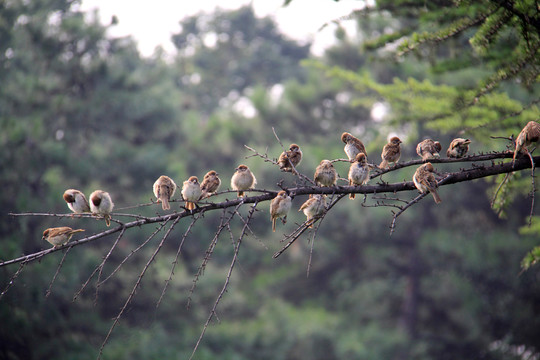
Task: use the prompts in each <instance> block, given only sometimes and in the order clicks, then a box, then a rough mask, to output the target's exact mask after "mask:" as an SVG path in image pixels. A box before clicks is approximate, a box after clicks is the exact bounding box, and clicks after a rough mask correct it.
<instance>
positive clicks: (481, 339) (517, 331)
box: [0, 0, 540, 360]
mask: <svg viewBox="0 0 540 360" xmlns="http://www.w3.org/2000/svg"><path fill="white" fill-rule="evenodd" d="M288 2H290V1H286V3H288ZM96 19H97V18H96V14H87V13H83V12H81V11H80V10H79V6H78V1H75V0H34V1H20V0H6V1H3V2H0V84H1V86H0V124H1V129H2V131H1V133H0V144H1V149H2V151H1V152H0V164H1V169H2V170H1V172H0V184H1V185H2V189H3V191H2V192H0V198H1V201H0V204H1V211H0V233H1V239H2V241H1V242H0V258H1V259H2V260H7V259H10V258H13V257H17V256H19V255H21V254H26V253H31V252H35V251H38V250H40V249H44V248H47V247H48V246H49V245H48V244H47V243H45V242H43V241H41V232H42V231H43V229H45V228H47V227H51V226H71V227H74V228H75V227H77V228H78V227H83V228H85V229H86V233H85V234H92V233H94V232H98V231H101V230H103V223H102V222H98V221H94V220H91V219H77V218H74V219H58V218H48V217H45V218H39V217H22V218H21V217H19V218H13V217H10V216H8V215H7V214H8V213H10V212H14V213H17V212H57V213H64V212H67V207H66V205H65V203H64V201H63V200H62V193H63V191H64V190H65V189H67V188H76V189H80V190H82V191H83V192H84V193H86V194H87V195H88V194H89V193H90V192H91V191H93V190H95V189H97V188H101V189H104V190H106V191H108V192H110V193H111V195H112V197H113V200H114V202H115V203H116V207H117V209H122V208H123V207H128V206H131V205H135V204H139V203H145V202H148V201H149V199H150V198H151V197H152V196H153V195H152V191H151V188H152V184H153V182H154V181H155V180H156V179H157V178H158V177H159V175H162V174H167V175H169V176H171V177H172V178H173V179H174V180H175V181H176V183H177V184H181V183H182V181H184V180H186V179H187V178H188V177H189V176H191V175H196V176H198V177H199V179H201V178H202V176H203V175H204V174H205V173H206V172H207V171H208V170H210V169H215V170H217V171H218V172H219V173H220V175H221V178H222V181H223V187H224V188H225V187H228V185H229V179H230V176H231V175H232V173H233V171H234V168H235V167H236V166H237V165H238V164H240V163H246V164H248V165H249V166H250V168H251V169H252V170H253V172H254V173H255V174H256V176H257V178H258V180H259V186H260V187H261V188H267V189H270V188H272V189H276V188H277V185H276V184H277V182H278V181H280V180H281V179H284V181H285V184H291V183H292V182H293V181H294V179H293V177H292V176H291V175H290V174H283V173H280V172H279V171H278V170H277V169H276V168H274V167H272V166H270V165H269V164H267V163H264V162H263V161H262V160H261V159H258V158H249V159H245V156H247V155H250V153H248V152H247V151H246V149H245V148H244V146H243V145H244V144H246V145H249V146H251V147H253V148H256V149H258V150H260V151H262V152H264V151H266V149H267V151H268V154H269V155H270V156H271V157H276V158H277V157H278V156H279V153H280V152H281V147H280V145H279V144H278V143H277V141H276V139H275V138H274V135H273V133H272V127H274V128H275V130H276V132H277V134H278V135H279V136H280V137H281V139H282V141H283V142H284V143H285V145H287V144H289V143H291V142H295V143H298V144H299V145H300V146H301V148H302V150H303V151H304V160H303V162H302V163H301V164H300V166H299V170H300V171H301V172H303V173H305V174H307V175H311V173H312V171H313V170H314V168H315V166H316V165H317V164H318V163H319V161H320V160H321V159H324V158H328V159H334V158H342V157H344V154H343V144H342V143H341V141H340V139H339V137H340V135H341V133H342V132H343V131H349V132H351V133H353V134H354V135H357V136H358V137H359V138H360V139H362V140H363V141H364V143H365V144H366V147H367V151H368V156H369V159H370V161H371V162H375V163H377V162H378V160H379V154H380V151H381V149H382V146H383V145H384V143H385V142H386V139H387V136H388V135H389V134H390V133H393V134H398V135H399V136H401V137H402V139H403V140H404V146H403V155H402V159H413V158H416V154H415V146H416V144H417V142H418V141H419V140H422V139H423V138H425V137H431V138H434V139H438V140H440V141H441V143H442V144H443V148H444V149H443V150H445V149H446V146H447V145H448V144H449V142H450V140H451V139H452V138H454V137H456V136H461V137H468V138H471V139H472V140H473V144H472V146H471V151H472V152H475V153H479V152H488V151H494V150H497V151H501V150H505V149H506V148H507V146H508V145H509V142H508V141H505V140H502V139H493V138H490V135H493V136H502V137H508V136H510V135H511V134H514V135H517V133H518V132H519V130H520V129H521V128H522V127H523V126H524V124H525V123H526V122H527V121H530V120H538V118H539V115H540V112H539V110H538V106H537V105H538V84H537V78H538V72H539V69H540V63H539V62H540V56H538V55H539V54H538V45H539V39H538V37H539V31H538V27H539V15H538V4H537V2H535V1H514V2H504V1H503V2H499V1H478V2H468V1H463V2H458V4H454V2H450V1H437V2H432V3H429V2H427V3H426V2H425V1H408V2H395V1H378V2H377V5H376V6H373V7H370V8H366V9H365V10H364V11H359V12H356V13H354V14H351V15H350V16H348V17H347V19H343V20H342V21H355V22H356V24H357V25H358V26H357V27H358V33H357V34H355V35H351V34H348V33H347V32H346V31H345V30H344V29H343V28H341V27H339V26H338V29H337V31H336V39H337V41H336V43H335V45H334V46H332V47H331V48H329V49H327V50H326V52H325V53H324V54H323V55H322V56H319V57H316V56H313V55H311V54H310V52H309V47H310V45H309V44H298V43H296V42H295V41H292V40H290V39H288V38H287V37H285V36H284V35H282V34H280V32H279V30H278V28H277V26H276V25H275V23H274V22H273V21H272V20H271V19H270V18H262V19H261V18H257V17H255V15H254V12H253V10H252V8H251V7H243V8H240V9H238V10H234V11H222V10H217V11H216V12H215V13H211V14H200V15H198V16H194V17H189V18H186V19H183V20H182V22H181V25H182V29H181V31H180V32H178V33H177V34H174V36H173V40H174V44H175V45H176V47H177V53H176V55H175V56H174V57H173V58H172V59H171V58H169V57H167V56H165V54H163V53H162V52H160V51H157V52H156V53H155V54H154V55H153V56H152V57H149V58H145V57H142V56H140V54H139V53H138V51H137V48H136V44H135V42H134V41H133V40H132V39H131V38H129V37H128V38H111V37H109V36H107V35H106V30H107V26H103V25H101V24H100V23H99V22H98V21H97V20H96ZM321 25H323V24H321ZM338 25H339V24H338ZM110 26H114V21H113V23H112V24H111V25H110ZM374 109H375V110H379V111H374ZM381 109H382V110H383V111H380V110H381ZM443 152H444V151H443ZM336 167H337V170H338V172H339V173H340V175H341V176H342V177H345V176H346V174H347V169H348V167H347V165H346V164H344V163H338V164H337V165H336ZM437 168H438V169H439V170H440V171H445V170H446V171H450V170H457V169H459V166H451V165H445V166H443V164H441V165H440V166H437ZM413 171H414V169H412V168H407V169H403V170H402V171H399V172H393V173H391V174H388V175H385V176H384V179H383V180H384V181H388V182H399V181H402V180H404V179H406V180H410V179H411V178H412V174H413ZM501 179H502V178H493V179H487V180H482V181H474V182H470V183H461V184H458V185H452V186H449V187H444V188H443V189H441V192H440V193H441V197H442V198H443V203H442V204H441V205H439V206H436V205H435V204H434V203H433V202H431V201H429V199H426V201H423V202H421V203H420V204H418V205H416V206H414V207H413V208H411V209H409V210H408V211H407V212H406V213H405V214H404V215H403V216H401V217H400V219H399V221H398V225H397V229H396V232H395V233H394V235H393V236H391V237H390V236H389V228H388V226H389V224H390V221H391V213H390V211H389V210H388V208H377V207H375V208H367V207H363V206H362V199H361V197H360V198H357V199H356V200H355V201H348V200H347V201H342V202H340V203H339V204H338V206H336V207H335V208H334V209H333V210H332V211H331V212H330V213H329V214H328V215H327V217H326V218H325V220H324V221H323V223H322V225H321V227H320V229H319V232H318V234H317V237H316V239H315V243H314V250H313V259H312V266H311V269H310V272H309V277H306V268H307V262H308V258H309V252H310V246H311V244H310V243H309V242H308V239H309V237H308V236H304V237H303V238H301V239H299V240H298V241H297V243H296V244H295V245H294V246H293V247H292V248H290V249H289V250H288V251H287V252H286V253H285V254H284V255H282V256H281V257H279V258H278V259H276V260H274V259H272V254H273V253H274V251H276V250H278V249H280V248H281V246H282V245H283V243H280V241H279V240H280V239H281V238H282V236H281V235H280V234H282V232H289V231H290V230H292V229H293V225H294V223H295V222H301V221H302V219H303V216H301V214H300V213H296V211H295V210H296V209H298V207H299V206H300V204H301V203H302V202H303V201H305V198H300V197H298V198H296V199H294V202H293V211H291V214H290V216H289V217H290V219H289V222H288V224H287V225H286V226H284V227H281V226H280V228H279V230H278V231H277V232H276V233H272V232H271V230H270V221H269V219H268V217H269V216H268V212H267V211H266V207H265V206H263V205H261V206H260V209H261V210H262V211H259V212H257V213H256V216H255V220H254V223H253V224H252V227H251V228H252V230H253V231H254V233H255V235H256V237H254V236H249V237H248V238H247V240H246V241H245V242H244V247H243V248H242V249H241V251H240V257H239V264H238V266H237V267H236V268H235V270H234V273H233V276H232V280H231V284H230V286H229V289H228V292H227V293H226V295H225V297H224V298H223V301H222V302H221V303H220V307H219V308H218V316H219V319H220V322H219V323H213V324H212V325H211V326H210V328H209V330H208V331H207V333H206V336H205V338H204V339H203V341H202V344H201V346H200V348H199V350H198V352H197V353H196V356H195V358H196V359H216V358H219V359H235V360H237V359H291V360H292V359H325V360H328V359H409V358H414V359H439V360H441V359H443V360H444V359H459V358H470V359H540V343H539V341H538V334H539V333H540V275H539V274H540V273H539V272H538V269H537V268H534V267H533V268H531V269H530V270H528V271H525V272H523V273H521V274H520V270H521V269H520V262H521V259H522V258H523V257H524V256H525V254H526V253H527V252H528V251H530V250H531V249H532V248H533V247H534V246H535V245H538V242H539V241H538V236H539V232H540V230H539V228H540V227H539V226H538V221H539V220H538V219H537V218H536V217H535V218H534V221H533V226H532V227H531V228H527V227H526V224H527V218H528V215H529V212H530V201H529V199H528V192H529V191H530V177H529V176H528V172H524V173H523V174H515V175H514V176H512V177H511V180H510V181H509V183H508V185H507V186H506V187H505V188H504V189H503V191H502V192H501V194H500V195H499V197H498V200H497V202H496V204H495V209H492V208H491V206H490V201H491V199H492V197H493V193H494V191H495V189H496V187H497V186H498V184H499V183H500V181H501ZM401 196H404V197H407V198H411V199H412V198H413V197H414V196H416V194H412V193H411V194H402V195H401ZM370 202H372V200H370V199H368V201H367V203H368V204H369V203H370ZM174 206H178V203H173V207H174ZM118 211H119V212H120V211H122V210H118ZM124 211H126V210H124ZM132 211H133V210H132ZM134 211H136V212H137V213H141V214H143V215H148V216H151V215H154V214H155V213H156V212H157V213H161V208H160V207H159V206H152V207H147V208H140V209H136V210H134ZM243 211H245V209H243ZM535 213H538V208H536V209H535ZM219 219H220V214H219V213H215V214H211V216H210V214H207V215H206V216H205V218H203V219H201V220H199V221H198V222H197V223H196V224H195V226H194V227H193V229H192V233H191V235H190V236H189V237H188V238H187V240H186V243H185V245H184V248H183V251H182V253H181V256H180V262H179V264H178V265H177V267H176V270H175V275H174V277H173V280H172V282H171V283H170V285H169V289H168V292H167V293H166V295H165V298H164V300H163V302H162V303H161V305H160V306H159V308H157V309H156V302H157V300H158V299H159V296H160V294H161V291H162V289H163V286H164V281H165V280H166V279H167V278H168V276H169V272H170V268H171V262H172V261H173V259H174V256H175V254H176V250H177V248H178V244H179V242H180V240H181V237H182V234H183V233H184V231H186V229H187V227H188V225H189V221H181V222H180V223H179V224H178V225H177V226H176V228H175V232H174V236H173V237H171V238H170V239H169V240H168V241H167V242H166V243H165V248H164V250H163V251H162V252H161V253H160V254H159V255H158V257H157V258H156V261H155V263H153V265H152V266H151V267H150V269H149V271H148V273H147V274H146V276H145V278H144V279H143V282H142V287H141V288H140V289H139V291H138V292H137V294H136V296H135V298H134V301H133V302H132V303H131V304H130V306H129V307H128V312H126V313H125V314H124V316H123V317H122V319H121V320H120V323H119V326H118V327H117V328H116V329H115V332H114V333H113V335H112V337H111V339H110V341H109V343H108V344H107V346H106V347H105V350H104V358H105V359H186V358H188V357H189V355H190V354H191V351H192V349H193V347H194V345H195V342H196V340H197V338H198V336H199V333H200V331H201V329H202V325H203V324H204V321H205V319H206V318H207V316H208V313H209V311H210V309H211V307H212V304H213V303H214V301H215V298H216V296H217V294H218V293H219V290H220V289H221V287H222V284H223V281H224V280H225V276H226V273H227V269H228V267H229V264H230V259H231V257H232V253H233V247H232V246H231V241H230V239H229V238H228V235H222V236H221V237H220V241H219V243H218V245H217V247H216V249H215V252H214V254H213V256H212V259H211V261H210V263H209V264H208V266H207V268H206V269H205V272H204V276H203V277H202V278H201V279H200V280H199V282H198V284H197V288H196V289H195V292H194V293H193V295H192V302H191V307H190V308H189V309H188V308H186V303H187V299H188V296H189V290H190V288H191V286H192V283H193V282H192V281H193V279H194V276H195V274H196V272H197V269H198V267H199V266H200V264H201V262H202V260H203V258H204V255H205V251H206V249H207V247H208V245H209V244H210V241H211V239H212V236H213V233H214V231H215V229H216V228H217V226H218V224H219ZM241 226H242V223H241V221H238V222H235V223H233V227H235V228H233V230H235V231H238V229H240V228H241ZM155 230H156V226H155V225H151V226H144V227H141V228H140V229H139V230H136V231H135V230H134V229H132V231H129V232H128V233H127V234H126V235H125V236H124V238H123V239H122V240H121V241H120V243H119V246H118V247H117V248H116V249H115V251H114V252H113V253H112V255H111V257H110V259H109V260H108V262H107V264H106V266H105V269H104V275H105V274H108V273H110V272H111V271H112V270H113V269H114V268H115V267H116V266H117V265H118V263H119V262H120V261H122V259H124V257H125V256H127V255H128V254H129V253H130V252H131V251H132V250H133V249H134V248H135V247H137V246H138V245H139V244H140V243H142V242H143V241H144V240H145V239H147V238H148V236H149V235H150V234H151V233H152V232H153V231H155ZM114 240H115V237H114V236H112V237H107V238H103V239H101V240H100V241H97V242H93V243H91V244H88V245H86V246H78V247H76V248H73V249H72V250H71V251H70V253H69V254H68V256H67V257H66V260H65V262H64V264H63V267H62V269H61V272H60V274H59V276H58V279H57V280H56V282H55V284H54V285H53V287H52V292H51V294H50V296H48V297H45V293H46V290H47V288H48V286H49V283H50V281H51V279H52V277H53V275H54V273H55V271H56V268H57V265H58V263H59V261H60V259H61V258H62V254H61V253H59V252H57V253H55V254H53V255H50V256H47V257H45V258H44V259H43V260H42V261H40V262H39V263H32V264H30V265H27V266H26V267H25V268H24V269H23V271H22V272H21V273H20V275H19V276H18V278H17V279H16V281H15V283H14V285H13V286H12V287H11V288H10V289H9V291H8V292H7V293H6V294H5V295H4V296H3V297H2V299H1V300H0V323H1V324H2V326H0V340H1V341H0V358H2V359H44V358H47V359H94V358H95V357H96V355H97V351H98V349H99V347H100V345H101V343H102V341H103V339H104V337H105V335H106V333H107V331H108V329H109V327H110V325H111V319H112V318H113V317H115V316H116V315H117V313H118V311H119V309H120V307H121V306H122V305H123V304H124V302H125V299H126V298H127V296H128V294H129V292H130V291H131V289H132V286H133V284H134V282H135V281H136V278H137V276H138V275H139V273H140V271H141V269H142V267H143V266H144V264H145V263H146V261H147V260H148V258H149V256H150V254H151V253H152V252H153V250H154V248H155V246H156V245H157V243H158V242H159V235H158V236H157V237H156V238H155V239H153V240H152V241H151V243H150V244H149V246H147V247H146V248H144V249H143V250H142V251H140V252H138V253H137V254H136V255H134V256H133V257H132V258H130V260H129V261H128V262H126V263H125V264H124V265H123V267H122V268H121V270H120V271H119V272H118V273H117V274H116V275H115V276H114V277H112V278H111V279H110V280H108V281H107V282H105V283H104V284H103V285H101V286H100V287H99V293H98V296H97V297H96V296H95V292H96V284H95V282H94V283H92V282H91V286H90V288H89V289H86V290H85V291H84V292H83V293H82V294H81V296H79V297H78V298H77V300H76V301H72V299H73V296H74V294H75V293H76V292H77V291H78V289H80V287H81V285H82V284H83V283H84V282H85V281H86V279H87V278H88V276H89V275H90V274H91V273H92V271H93V269H94V268H95V267H96V266H97V265H98V264H99V263H100V262H101V260H102V257H103V256H104V255H105V254H106V253H107V251H108V249H110V246H111V245H112V243H113V242H114ZM152 245H153V246H154V248H153V247H152ZM16 271H17V265H15V266H8V267H2V268H0V280H1V282H0V285H1V287H2V289H4V288H6V286H8V283H9V281H10V279H11V277H12V275H13V274H14V273H15V272H16Z"/></svg>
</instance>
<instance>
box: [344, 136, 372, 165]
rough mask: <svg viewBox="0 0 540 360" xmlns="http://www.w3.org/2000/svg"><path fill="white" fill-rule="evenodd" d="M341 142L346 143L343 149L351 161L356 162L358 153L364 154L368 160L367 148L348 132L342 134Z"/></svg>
mask: <svg viewBox="0 0 540 360" xmlns="http://www.w3.org/2000/svg"><path fill="white" fill-rule="evenodd" d="M341 141H343V142H344V143H345V147H344V148H343V149H344V150H345V154H347V157H348V158H349V161H351V162H352V161H354V159H355V158H356V155H358V153H364V154H365V155H366V158H367V153H366V148H365V147H364V144H363V143H362V142H361V141H360V140H358V138H356V137H354V136H353V135H351V134H349V133H348V132H344V133H343V134H341Z"/></svg>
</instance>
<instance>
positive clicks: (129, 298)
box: [98, 217, 180, 359]
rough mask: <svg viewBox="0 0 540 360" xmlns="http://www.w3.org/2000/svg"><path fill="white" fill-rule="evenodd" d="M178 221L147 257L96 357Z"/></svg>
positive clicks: (176, 220) (101, 351)
mask: <svg viewBox="0 0 540 360" xmlns="http://www.w3.org/2000/svg"><path fill="white" fill-rule="evenodd" d="M179 221H180V218H179V217H178V218H176V219H175V220H174V222H173V223H172V224H171V226H170V227H169V230H167V232H166V233H165V235H163V238H162V239H161V242H160V243H159V245H158V246H157V248H156V250H155V251H154V253H153V254H152V256H150V259H148V262H147V263H146V265H145V266H144V268H143V270H142V271H141V273H140V274H139V277H138V278H137V281H136V282H135V285H134V286H133V289H132V290H131V293H130V294H129V296H128V298H127V300H126V302H125V303H124V306H122V309H121V310H120V312H119V313H118V315H117V316H116V317H115V318H114V321H113V324H112V325H111V328H110V329H109V332H108V333H107V336H106V337H105V340H104V341H103V344H101V347H100V349H99V354H98V359H101V356H102V355H103V349H104V348H105V345H107V342H108V341H109V338H110V336H111V334H112V332H113V330H114V328H115V327H116V325H117V324H118V322H119V321H120V318H121V317H122V315H123V314H124V311H125V310H126V308H127V306H128V305H129V304H130V303H131V300H132V299H133V297H134V296H135V293H136V292H137V289H138V288H139V285H140V284H141V281H142V278H143V277H144V275H145V274H146V271H147V270H148V269H149V268H150V264H151V263H152V262H153V261H154V259H155V258H156V255H157V254H158V253H159V251H160V250H161V248H162V246H163V244H164V243H165V240H167V238H168V237H169V234H170V233H171V231H172V230H173V229H174V226H175V225H176V224H177V223H178V222H179Z"/></svg>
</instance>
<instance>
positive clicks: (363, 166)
mask: <svg viewBox="0 0 540 360" xmlns="http://www.w3.org/2000/svg"><path fill="white" fill-rule="evenodd" d="M368 181H369V165H368V163H367V159H366V154H364V153H358V155H356V158H355V159H354V162H353V163H352V164H351V167H350V168H349V185H364V184H367V182H368ZM354 196H355V194H354V193H351V194H349V198H350V199H354Z"/></svg>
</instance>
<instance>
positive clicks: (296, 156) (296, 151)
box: [278, 144, 302, 172]
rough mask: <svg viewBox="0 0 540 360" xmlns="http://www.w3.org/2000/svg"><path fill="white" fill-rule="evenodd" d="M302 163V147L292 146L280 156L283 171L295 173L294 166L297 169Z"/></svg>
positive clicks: (279, 161) (279, 162)
mask: <svg viewBox="0 0 540 360" xmlns="http://www.w3.org/2000/svg"><path fill="white" fill-rule="evenodd" d="M300 161H302V150H300V146H298V145H296V144H291V146H290V147H289V150H287V151H284V152H282V153H281V155H279V159H278V164H279V168H280V169H281V170H282V171H287V172H293V166H294V167H295V168H296V167H297V166H298V164H300ZM291 164H292V165H293V166H291Z"/></svg>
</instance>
